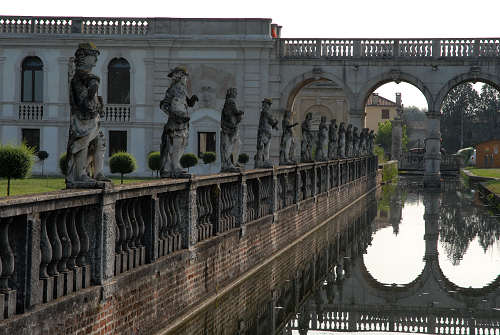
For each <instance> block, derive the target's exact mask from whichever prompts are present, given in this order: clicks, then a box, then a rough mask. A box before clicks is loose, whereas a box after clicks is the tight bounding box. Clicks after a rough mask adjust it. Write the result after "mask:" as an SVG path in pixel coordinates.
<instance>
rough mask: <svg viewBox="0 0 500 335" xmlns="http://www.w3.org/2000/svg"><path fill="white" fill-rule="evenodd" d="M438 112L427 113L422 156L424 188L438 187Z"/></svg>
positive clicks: (439, 180)
mask: <svg viewBox="0 0 500 335" xmlns="http://www.w3.org/2000/svg"><path fill="white" fill-rule="evenodd" d="M440 117H441V115H440V114H439V112H428V113H427V120H426V129H427V135H426V139H425V154H424V187H440V185H441V184H440V183H441V172H440V167H441V131H440Z"/></svg>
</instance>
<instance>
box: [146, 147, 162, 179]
mask: <svg viewBox="0 0 500 335" xmlns="http://www.w3.org/2000/svg"><path fill="white" fill-rule="evenodd" d="M148 167H149V168H150V169H151V170H152V171H156V175H157V176H158V173H159V171H160V169H161V155H160V152H159V151H153V152H151V153H149V155H148Z"/></svg>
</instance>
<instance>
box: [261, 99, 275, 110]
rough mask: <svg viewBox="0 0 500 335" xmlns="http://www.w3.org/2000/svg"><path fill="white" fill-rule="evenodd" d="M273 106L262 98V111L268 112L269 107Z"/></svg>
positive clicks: (269, 101) (270, 101)
mask: <svg viewBox="0 0 500 335" xmlns="http://www.w3.org/2000/svg"><path fill="white" fill-rule="evenodd" d="M272 104H273V101H272V100H271V99H269V98H264V100H262V110H266V111H267V110H268V109H269V107H271V105H272Z"/></svg>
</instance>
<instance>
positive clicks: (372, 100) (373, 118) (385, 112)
mask: <svg viewBox="0 0 500 335" xmlns="http://www.w3.org/2000/svg"><path fill="white" fill-rule="evenodd" d="M398 109H401V110H403V104H402V103H401V93H396V102H394V101H391V100H389V99H387V98H384V97H382V96H380V95H378V94H377V93H372V94H370V96H369V97H368V100H367V101H366V105H365V114H366V116H365V127H366V128H370V129H373V130H375V132H377V131H378V125H379V124H380V123H383V122H385V121H388V120H393V119H394V118H395V117H396V116H397V115H398Z"/></svg>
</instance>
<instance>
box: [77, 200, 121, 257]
mask: <svg viewBox="0 0 500 335" xmlns="http://www.w3.org/2000/svg"><path fill="white" fill-rule="evenodd" d="M87 210H88V209H86V208H80V210H79V215H77V218H78V219H77V221H78V224H77V226H76V228H77V233H78V237H79V238H80V252H79V253H78V257H77V259H76V264H77V265H78V266H85V265H87V254H88V252H89V249H90V240H89V236H88V234H87V228H86V222H85V215H86V213H87ZM116 238H117V240H118V241H119V240H120V239H119V233H118V234H117V236H116Z"/></svg>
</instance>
